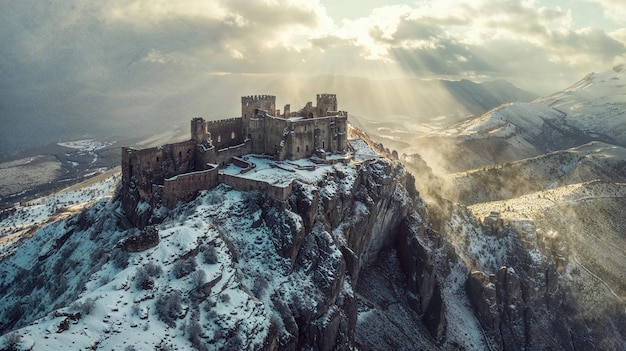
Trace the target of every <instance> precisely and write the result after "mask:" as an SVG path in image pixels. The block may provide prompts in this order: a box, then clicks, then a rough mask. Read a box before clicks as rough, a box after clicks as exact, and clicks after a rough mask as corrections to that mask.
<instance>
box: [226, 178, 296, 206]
mask: <svg viewBox="0 0 626 351" xmlns="http://www.w3.org/2000/svg"><path fill="white" fill-rule="evenodd" d="M218 180H219V182H220V183H224V184H228V185H230V186H231V187H233V189H235V190H238V191H252V190H259V191H264V192H267V195H269V196H270V197H272V198H274V199H277V200H281V201H286V200H287V198H289V195H291V191H292V183H291V182H289V184H287V185H284V186H280V185H275V184H270V183H268V182H264V181H262V180H255V179H248V178H243V177H239V176H236V175H231V174H223V173H220V175H219V177H218Z"/></svg>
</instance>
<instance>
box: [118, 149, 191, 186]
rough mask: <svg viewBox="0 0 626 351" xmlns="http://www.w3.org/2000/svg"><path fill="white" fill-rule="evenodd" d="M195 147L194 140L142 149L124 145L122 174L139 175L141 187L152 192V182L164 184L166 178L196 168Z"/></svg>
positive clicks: (128, 176) (128, 175) (128, 177)
mask: <svg viewBox="0 0 626 351" xmlns="http://www.w3.org/2000/svg"><path fill="white" fill-rule="evenodd" d="M195 149H196V142H195V141H193V140H188V141H183V142H180V143H174V144H167V145H163V146H159V147H153V148H148V149H141V150H137V149H133V148H126V147H124V148H122V161H123V162H122V163H123V165H122V172H123V174H122V175H123V176H124V178H127V179H130V177H132V176H135V177H137V180H138V181H139V182H138V185H139V187H140V189H141V190H143V191H147V192H150V191H151V188H152V184H163V181H164V179H165V178H169V177H173V176H175V175H178V174H181V173H186V172H189V171H192V170H194V169H195V151H196V150H195ZM124 173H126V174H124ZM126 176H127V177H126Z"/></svg>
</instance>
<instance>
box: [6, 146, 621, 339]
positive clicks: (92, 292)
mask: <svg viewBox="0 0 626 351" xmlns="http://www.w3.org/2000/svg"><path fill="white" fill-rule="evenodd" d="M362 137H364V136H362ZM365 144H367V143H365ZM365 144H364V145H365ZM368 145H369V146H367V147H368V148H370V150H369V151H370V152H369V153H368V155H369V156H368V157H365V159H361V160H356V161H354V162H350V163H349V164H343V163H337V164H334V165H317V166H315V167H300V168H301V169H304V170H302V171H296V170H293V171H292V172H289V174H296V175H297V177H295V180H294V181H293V184H292V189H293V192H292V194H291V196H290V197H289V198H288V199H287V200H286V201H279V200H275V199H272V198H271V197H269V196H267V194H265V193H263V192H259V191H249V192H241V191H236V190H234V189H232V188H230V187H228V186H226V185H220V186H218V187H216V188H214V189H212V190H209V191H204V192H201V193H200V194H199V196H198V197H197V198H196V199H195V200H193V201H191V202H189V203H186V204H180V205H179V206H177V207H176V208H174V209H173V210H171V211H169V212H167V213H163V221H162V222H161V223H160V224H158V225H152V226H147V227H145V228H143V229H141V230H139V229H136V228H130V229H126V228H127V226H126V225H124V221H123V220H121V219H120V215H119V214H117V215H116V213H120V202H119V200H118V199H117V198H116V197H111V198H103V199H101V200H99V201H98V202H96V203H95V204H94V205H91V207H89V208H87V209H86V210H84V211H83V212H81V213H80V214H77V215H74V216H69V217H66V218H60V219H59V220H57V221H55V222H52V223H49V224H47V225H45V226H43V227H41V228H40V229H39V230H38V231H36V233H34V236H33V237H32V238H31V239H27V238H24V242H23V244H21V245H19V246H15V247H13V248H12V249H11V250H14V252H13V251H12V252H13V254H9V253H8V252H7V253H6V255H5V256H3V257H6V258H4V259H3V260H2V261H1V262H0V276H1V277H2V278H3V283H2V284H1V285H0V290H1V292H2V295H1V297H0V320H1V321H2V324H1V325H0V326H1V327H2V330H3V331H4V332H10V331H13V332H11V333H10V334H8V335H7V336H5V337H3V338H2V340H0V341H1V342H3V343H4V345H5V346H7V345H9V346H11V345H12V346H15V347H16V348H17V349H20V348H22V349H32V350H48V349H55V348H56V349H58V348H61V347H63V345H74V346H76V348H80V349H86V348H91V349H99V348H106V349H128V350H132V349H145V350H171V349H176V348H178V349H198V350H214V349H215V350H217V349H242V350H353V349H359V350H388V349H407V350H408V349H431V350H533V349H553V350H586V349H607V350H608V349H620V348H622V347H623V345H624V340H625V339H626V338H625V336H624V332H623V330H626V329H624V328H623V326H624V325H625V323H626V322H625V320H626V319H625V318H624V315H623V312H622V311H623V305H621V303H620V302H615V303H613V304H610V305H605V306H604V307H603V308H602V309H601V314H600V313H598V314H590V313H589V309H588V308H585V301H584V300H582V299H581V296H582V295H579V294H577V293H576V292H575V291H574V290H573V289H572V285H571V283H568V282H570V281H571V280H568V279H569V278H567V277H568V274H572V275H573V274H575V272H570V271H568V268H567V267H568V265H567V260H568V259H567V257H566V256H567V252H564V251H563V250H562V249H560V247H561V246H560V245H559V243H558V242H557V241H556V239H555V240H552V241H550V240H548V239H549V238H548V237H547V236H540V235H538V234H537V233H538V232H540V230H538V228H537V227H536V224H535V223H534V222H533V221H531V220H528V219H526V220H517V221H511V220H507V219H503V218H500V219H497V220H495V221H491V222H487V221H482V222H481V221H479V220H478V219H476V218H475V217H474V216H473V214H472V212H470V211H469V210H468V209H467V208H465V207H462V206H457V205H453V204H451V203H446V202H441V203H439V204H438V206H430V209H431V210H432V209H435V211H436V212H437V213H432V214H431V213H429V207H428V206H426V204H425V203H424V202H423V200H422V198H421V196H420V194H419V193H418V191H417V190H416V183H415V178H414V177H413V176H412V175H411V174H409V173H408V172H407V171H406V169H405V168H404V166H402V164H400V163H399V162H397V161H394V160H392V159H391V158H389V157H387V156H388V155H387V154H386V153H385V152H384V151H383V150H382V148H380V147H378V148H377V147H376V146H373V144H371V143H369V144H368ZM288 166H289V165H284V166H283V168H286V167H288ZM291 166H293V165H291ZM298 172H301V173H298ZM419 179H423V178H421V177H418V183H417V188H420V181H419ZM429 190H430V191H431V192H432V191H433V189H429ZM431 217H433V218H436V219H437V220H436V223H437V224H436V229H437V230H435V229H434V228H433V226H432V225H431ZM126 224H127V223H126ZM31 234H32V231H31ZM86 257H89V259H85V258H86ZM570 261H571V260H570ZM7 347H8V346H7ZM130 347H132V348H130Z"/></svg>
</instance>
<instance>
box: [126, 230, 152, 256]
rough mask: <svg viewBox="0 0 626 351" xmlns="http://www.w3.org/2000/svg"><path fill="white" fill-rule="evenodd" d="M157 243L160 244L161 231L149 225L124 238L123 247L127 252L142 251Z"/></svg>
mask: <svg viewBox="0 0 626 351" xmlns="http://www.w3.org/2000/svg"><path fill="white" fill-rule="evenodd" d="M157 245H159V231H158V230H157V229H156V228H155V227H153V226H148V227H145V228H143V229H142V230H141V231H140V232H139V233H137V234H133V235H131V236H129V237H128V238H126V239H124V241H123V242H122V244H121V247H122V250H124V251H126V252H141V251H145V250H147V249H150V248H153V247H155V246H157Z"/></svg>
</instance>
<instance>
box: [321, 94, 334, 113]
mask: <svg viewBox="0 0 626 351" xmlns="http://www.w3.org/2000/svg"><path fill="white" fill-rule="evenodd" d="M316 107H317V117H326V116H328V112H329V111H333V112H336V111H337V95H335V94H317V106H316Z"/></svg>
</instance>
